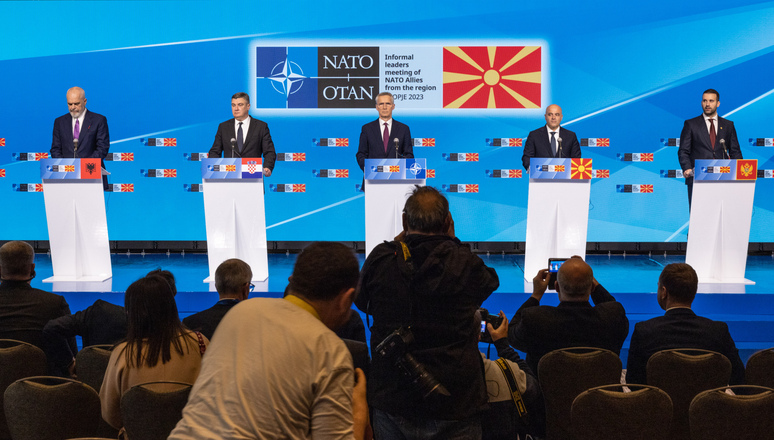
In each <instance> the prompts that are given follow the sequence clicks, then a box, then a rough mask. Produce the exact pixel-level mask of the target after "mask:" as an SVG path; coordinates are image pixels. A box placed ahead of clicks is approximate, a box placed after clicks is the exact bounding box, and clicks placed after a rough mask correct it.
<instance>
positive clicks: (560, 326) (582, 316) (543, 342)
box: [508, 257, 629, 374]
mask: <svg viewBox="0 0 774 440" xmlns="http://www.w3.org/2000/svg"><path fill="white" fill-rule="evenodd" d="M548 280H549V273H548V269H541V270H540V271H538V273H537V275H536V276H535V278H534V279H533V280H532V283H533V284H532V285H533V290H532V296H530V297H529V298H528V299H527V301H525V302H524V304H522V306H521V307H520V308H519V310H518V311H516V314H515V315H514V316H513V318H512V319H511V323H510V327H509V329H508V339H509V341H510V343H511V345H513V346H514V347H515V348H516V349H517V350H521V351H523V352H525V353H527V364H528V365H529V366H530V368H532V370H533V371H534V372H535V374H537V373H538V362H539V361H540V358H541V357H543V355H544V354H546V353H549V352H551V351H553V350H557V349H560V348H567V347H598V348H606V349H608V350H610V351H612V352H614V353H616V354H620V352H621V346H622V345H623V342H624V339H626V335H627V334H628V333H629V320H628V319H627V318H626V312H625V311H624V308H623V305H621V303H619V302H617V301H616V300H615V298H613V295H611V294H610V293H609V292H608V291H607V290H606V289H605V288H604V287H602V285H601V284H599V283H598V282H597V280H596V279H595V278H594V272H593V271H592V269H591V266H589V265H588V264H586V262H585V261H583V260H582V259H581V258H580V257H573V258H570V259H569V260H567V261H565V262H564V264H562V266H561V267H560V268H559V273H558V274H557V281H556V293H557V295H558V296H559V305H558V306H556V307H554V306H541V305H540V300H541V299H542V298H543V294H544V293H545V291H546V289H547V288H548ZM589 297H591V299H592V300H593V301H594V306H592V305H591V304H590V303H589Z"/></svg>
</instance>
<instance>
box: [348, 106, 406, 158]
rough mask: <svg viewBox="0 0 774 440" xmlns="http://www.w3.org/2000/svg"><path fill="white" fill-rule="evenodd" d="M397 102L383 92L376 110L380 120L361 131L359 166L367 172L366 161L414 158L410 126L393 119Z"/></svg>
mask: <svg viewBox="0 0 774 440" xmlns="http://www.w3.org/2000/svg"><path fill="white" fill-rule="evenodd" d="M393 109H395V101H394V99H393V97H392V93H389V92H382V93H380V94H378V95H377V96H376V110H377V111H378V112H379V119H377V120H375V121H372V122H369V123H368V124H365V125H364V126H363V129H362V130H361V131H360V144H359V145H358V147H357V155H356V157H357V164H358V165H360V169H361V170H365V160H366V159H384V158H398V159H404V158H413V157H414V144H413V141H412V140H411V131H410V130H409V127H408V125H406V124H401V123H400V122H398V121H396V120H394V119H392V111H393Z"/></svg>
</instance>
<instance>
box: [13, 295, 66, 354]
mask: <svg viewBox="0 0 774 440" xmlns="http://www.w3.org/2000/svg"><path fill="white" fill-rule="evenodd" d="M69 314H70V306H68V305H67V301H65V299H64V297H63V296H61V295H56V294H53V293H51V292H46V291H44V290H40V289H35V288H33V287H31V286H30V284H29V282H27V281H15V280H5V281H3V282H2V283H0V339H16V340H19V341H24V342H28V343H30V344H32V345H35V346H37V347H39V348H40V349H42V350H44V351H45V350H46V349H47V348H48V347H47V345H48V344H47V343H46V339H45V338H44V336H43V327H44V326H45V325H46V323H48V321H50V320H52V319H55V318H59V317H60V316H63V315H69ZM67 344H68V345H69V348H70V350H72V352H75V351H76V350H77V346H76V345H75V338H69V339H67Z"/></svg>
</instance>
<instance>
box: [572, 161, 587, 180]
mask: <svg viewBox="0 0 774 440" xmlns="http://www.w3.org/2000/svg"><path fill="white" fill-rule="evenodd" d="M570 179H591V159H583V158H580V157H578V158H575V159H572V162H571V165H570Z"/></svg>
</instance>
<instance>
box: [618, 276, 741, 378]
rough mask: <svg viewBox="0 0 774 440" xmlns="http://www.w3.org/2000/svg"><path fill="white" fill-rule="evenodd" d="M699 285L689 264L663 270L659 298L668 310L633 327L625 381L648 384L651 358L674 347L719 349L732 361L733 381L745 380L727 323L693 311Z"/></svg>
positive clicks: (660, 302)
mask: <svg viewBox="0 0 774 440" xmlns="http://www.w3.org/2000/svg"><path fill="white" fill-rule="evenodd" d="M698 285H699V278H698V276H697V275H696V271H694V270H693V268H692V267H691V266H690V265H688V264H685V263H672V264H668V265H667V266H666V267H664V270H662V271H661V275H660V276H659V278H658V292H657V294H656V300H657V301H658V305H659V306H661V308H662V309H664V310H665V311H666V313H664V316H659V317H656V318H651V319H649V320H647V321H643V322H639V323H637V324H636V325H635V326H634V333H632V339H631V344H630V345H629V358H628V360H627V363H626V383H631V384H645V383H646V381H647V375H646V368H645V367H646V366H647V364H648V359H650V357H651V356H652V355H653V354H655V353H656V352H658V351H661V350H667V349H671V348H698V349H702V350H711V351H716V352H718V353H720V354H722V355H723V356H725V357H727V358H728V360H729V361H731V381H730V384H731V385H741V384H742V383H744V364H743V363H742V359H741V358H740V357H739V350H737V348H736V344H734V340H733V339H732V338H731V333H730V332H729V331H728V325H726V323H724V322H720V321H713V320H711V319H708V318H704V317H701V316H697V315H696V313H694V312H693V310H691V305H692V304H693V300H694V298H696V291H697V289H698Z"/></svg>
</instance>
